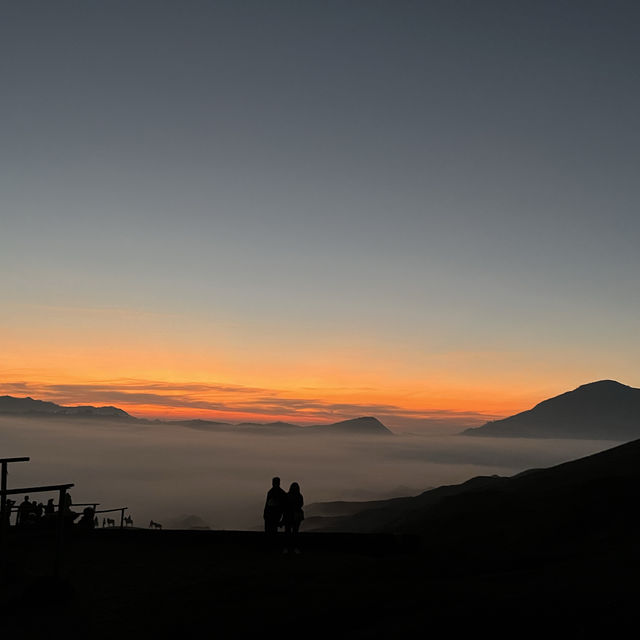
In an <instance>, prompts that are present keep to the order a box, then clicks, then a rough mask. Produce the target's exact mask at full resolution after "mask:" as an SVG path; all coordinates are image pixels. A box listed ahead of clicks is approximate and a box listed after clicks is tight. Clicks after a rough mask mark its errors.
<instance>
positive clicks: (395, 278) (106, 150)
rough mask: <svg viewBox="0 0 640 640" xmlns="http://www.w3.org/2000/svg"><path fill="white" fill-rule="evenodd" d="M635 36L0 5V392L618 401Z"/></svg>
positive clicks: (629, 378)
mask: <svg viewBox="0 0 640 640" xmlns="http://www.w3.org/2000/svg"><path fill="white" fill-rule="evenodd" d="M639 24H640V4H638V3H637V2H633V1H628V0H611V1H608V2H604V1H602V2H597V1H596V2H584V1H583V0H563V1H558V0H522V1H518V2H512V1H510V0H501V1H498V0H485V1H483V2H478V1H476V0H453V1H452V0H431V1H429V2H413V1H410V0H406V1H397V0H388V1H383V0H377V1H368V0H367V1H365V0H362V1H358V0H354V1H350V2H344V1H337V0H336V1H334V0H329V1H326V2H325V1H323V2H313V1H311V0H308V1H298V0H296V1H289V2H285V1H278V0H275V1H270V2H264V1H263V0H259V1H258V0H247V1H243V2H236V1H235V0H234V1H231V0H229V1H211V2H200V1H197V0H186V1H185V0H174V1H165V0H153V1H151V0H137V1H135V2H131V1H130V0H127V1H123V0H110V1H109V2H103V1H98V0H83V1H82V2H80V1H76V0H58V1H56V2H50V1H41V2H37V1H30V0H23V1H21V2H14V3H10V2H3V3H0V82H1V83H2V88H3V97H2V100H1V101H0V140H1V143H2V154H1V155H0V215H1V228H0V273H1V274H2V275H1V277H0V299H1V300H2V316H1V318H0V323H1V325H0V353H1V354H2V358H1V360H0V378H1V380H0V382H2V383H5V382H11V383H15V384H22V385H26V386H28V387H29V389H30V393H31V394H32V395H33V396H34V397H43V396H44V395H46V397H48V398H50V399H55V400H57V401H58V402H62V403H64V402H69V401H73V402H77V403H94V404H97V403H98V402H97V396H98V394H97V393H96V392H94V391H92V390H91V389H89V388H85V389H84V390H85V394H84V395H82V394H81V393H80V391H81V388H80V387H81V386H82V385H84V384H87V383H90V384H94V385H97V386H100V387H101V389H102V391H104V388H105V387H107V391H108V388H110V389H111V390H112V394H111V396H109V394H108V393H107V394H106V398H105V394H104V393H101V395H100V403H103V404H120V405H121V406H122V405H123V404H124V406H126V408H128V409H129V410H132V411H133V413H136V411H135V408H136V406H137V407H138V409H139V410H138V413H137V414H138V415H168V414H170V413H172V414H174V415H175V414H176V413H178V412H182V415H187V414H188V415H201V416H203V417H210V418H215V417H216V416H217V415H220V416H221V417H225V418H233V417H236V418H239V419H245V418H253V419H257V418H259V417H260V416H263V417H266V418H267V419H268V418H270V417H271V416H272V415H274V413H273V411H272V408H273V405H272V404H270V403H269V398H270V397H276V398H280V397H284V398H287V399H293V400H295V399H298V398H302V399H304V400H314V401H316V405H317V404H320V405H322V406H321V407H320V408H319V409H318V410H316V409H314V408H313V407H305V408H304V409H300V408H297V407H295V406H294V405H292V404H289V405H286V404H283V405H281V406H279V413H277V417H279V418H288V419H290V420H296V419H298V421H303V422H309V421H314V420H319V419H326V418H327V416H328V414H332V415H334V416H335V417H336V418H337V417H340V416H345V417H348V416H350V415H353V414H355V415H358V414H363V413H365V414H368V413H371V412H370V411H366V410H364V409H363V410H362V411H359V410H358V407H360V406H361V407H363V408H365V407H370V406H372V405H384V406H387V407H396V408H397V412H396V413H397V415H398V416H399V418H398V422H400V419H401V418H402V417H403V416H405V417H406V415H405V413H403V412H409V417H410V418H411V417H412V416H413V417H415V418H418V419H421V418H425V419H426V418H429V417H430V415H431V414H430V412H431V411H435V410H445V411H453V412H476V413H477V414H480V416H483V415H491V416H493V415H506V414H508V413H512V412H514V411H517V410H522V409H525V408H527V407H529V406H531V405H532V404H533V403H534V402H537V401H540V400H542V399H543V398H545V397H547V396H549V395H552V394H555V393H560V392H562V391H566V390H568V389H571V388H574V387H577V386H578V385H580V384H583V383H585V382H589V381H592V380H597V379H602V378H609V379H618V380H620V381H622V382H624V383H626V384H630V385H632V386H636V387H637V386H640V384H639V383H640V380H639V379H638V365H637V363H638V361H639V360H640V342H639V341H638V340H637V327H638V325H639V322H640V296H638V284H637V283H638V278H637V276H638V270H639V266H640V264H639V262H640V258H639V256H640V252H638V240H639V238H640V217H639V216H638V205H639V204H640V191H639V189H640V182H639V181H638V179H637V173H638V171H637V170H638V166H639V160H640V158H639V148H640V127H639V126H638V113H640V89H639V86H640V84H639V77H638V69H639V68H640V65H639V62H640V39H638V37H637V34H638V25H639ZM131 381H134V382H135V381H147V389H146V392H147V393H148V394H152V393H153V392H154V390H153V388H152V387H153V385H155V384H164V383H171V384H175V385H177V386H179V385H185V387H188V385H193V384H205V383H206V384H211V385H212V387H213V386H215V385H220V386H227V387H228V386H230V385H236V386H237V387H240V386H242V387H249V388H254V389H261V390H263V391H264V393H263V395H262V396H261V397H263V398H265V401H264V402H263V403H262V404H260V403H256V404H255V405H254V406H252V407H251V411H245V412H243V411H241V410H235V405H231V406H232V410H230V411H228V412H227V414H229V415H227V414H225V413H224V412H223V411H220V410H217V409H216V408H215V405H216V403H217V402H220V395H219V393H218V392H216V391H215V390H214V389H212V390H211V393H210V394H209V396H208V397H207V398H205V399H204V400H203V399H202V398H198V401H207V402H210V403H211V405H212V407H213V408H210V409H207V408H206V407H194V406H191V407H187V406H185V405H184V403H183V404H180V400H181V399H182V400H184V398H185V397H187V396H188V394H187V395H185V394H184V393H183V394H182V395H180V394H177V395H178V396H179V398H178V400H177V401H173V402H174V403H173V404H172V403H171V402H167V404H166V405H161V404H159V403H158V402H156V403H145V402H142V401H140V400H139V399H137V398H136V397H135V396H132V397H130V398H129V400H130V402H128V403H127V402H126V398H125V402H122V397H121V396H122V394H127V393H131V392H132V390H131ZM63 384H67V385H75V391H74V390H68V391H67V392H62V393H55V394H54V393H51V392H50V393H47V391H50V390H51V386H52V385H63ZM109 385H110V386H109ZM138 386H139V385H138ZM135 391H136V393H137V392H138V391H139V390H135ZM143 391H144V390H143ZM4 392H5V393H6V392H8V391H7V390H6V389H5V391H4ZM174 395H176V394H174ZM79 396H82V397H79ZM150 397H151V395H148V396H147V398H150ZM187 399H188V397H187ZM116 400H118V401H116ZM276 404H277V403H276ZM326 405H329V409H327V406H326ZM341 405H348V406H349V407H353V412H352V413H350V410H349V411H348V410H342V411H340V410H338V411H333V410H332V409H331V407H333V406H341ZM474 420H475V421H476V422H478V421H479V420H480V418H479V417H478V416H476V417H475V418H474ZM462 422H464V420H462ZM467 422H468V421H467Z"/></svg>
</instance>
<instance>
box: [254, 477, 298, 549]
mask: <svg viewBox="0 0 640 640" xmlns="http://www.w3.org/2000/svg"><path fill="white" fill-rule="evenodd" d="M303 505H304V500H303V498H302V494H301V493H300V485H299V484H298V483H297V482H292V483H291V486H290V487H289V493H286V492H285V491H284V489H282V488H281V487H280V478H273V480H272V481H271V489H269V491H268V493H267V500H266V502H265V505H264V530H265V532H266V533H267V534H270V535H273V534H275V533H277V531H278V527H284V530H285V534H286V536H287V543H286V547H285V551H288V550H293V551H295V552H296V553H300V550H299V549H298V548H297V547H296V546H295V543H296V538H297V534H298V530H299V529H300V524H301V522H302V521H303V520H304V511H303V510H302V506H303Z"/></svg>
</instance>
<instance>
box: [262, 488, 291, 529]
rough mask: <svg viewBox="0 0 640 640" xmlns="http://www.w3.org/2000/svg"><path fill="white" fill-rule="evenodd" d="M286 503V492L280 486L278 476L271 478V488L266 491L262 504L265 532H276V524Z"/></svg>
mask: <svg viewBox="0 0 640 640" xmlns="http://www.w3.org/2000/svg"><path fill="white" fill-rule="evenodd" d="M286 504H287V494H286V493H285V492H284V490H283V489H282V488H281V487H280V478H278V477H276V478H273V479H272V480H271V489H269V491H268V492H267V500H266V502H265V504H264V514H263V518H264V530H265V532H266V533H269V534H274V533H277V532H278V525H279V524H280V520H281V519H282V514H283V512H284V509H285V507H286Z"/></svg>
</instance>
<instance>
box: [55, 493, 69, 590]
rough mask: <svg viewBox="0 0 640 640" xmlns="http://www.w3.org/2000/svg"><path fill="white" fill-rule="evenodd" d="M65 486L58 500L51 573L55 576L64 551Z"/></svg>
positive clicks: (58, 571)
mask: <svg viewBox="0 0 640 640" xmlns="http://www.w3.org/2000/svg"><path fill="white" fill-rule="evenodd" d="M66 495H67V490H66V488H63V489H60V498H59V502H58V536H57V541H56V560H55V564H54V566H53V575H54V577H55V578H59V577H60V571H61V569H62V554H63V552H64V521H65V518H66Z"/></svg>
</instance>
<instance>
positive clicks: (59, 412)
mask: <svg viewBox="0 0 640 640" xmlns="http://www.w3.org/2000/svg"><path fill="white" fill-rule="evenodd" d="M2 414H10V415H21V416H25V417H28V416H34V417H38V418H42V417H60V416H67V417H74V416H79V417H98V418H111V419H117V420H127V421H130V422H137V423H143V424H156V423H157V424H172V425H178V426H184V427H188V428H190V429H196V430H199V431H225V432H229V431H230V432H233V433H246V434H259V435H302V434H304V435H311V434H314V435H321V434H329V435H374V436H378V435H392V434H393V432H392V431H391V430H390V429H388V428H387V427H385V426H384V425H383V424H382V422H380V421H379V420H378V419H377V418H373V417H362V418H353V419H350V420H343V421H341V422H336V423H332V424H319V425H313V426H310V427H301V426H299V425H296V424H291V423H288V422H280V421H278V422H267V423H259V422H241V423H239V424H231V423H229V422H216V421H213V420H201V419H195V420H170V421H166V420H147V419H145V418H135V417H133V416H132V415H130V414H128V413H127V412H126V411H123V410H122V409H118V408H117V407H112V406H107V407H93V406H91V405H85V406H77V407H65V406H62V405H59V404H56V403H55V402H47V401H44V400H34V399H33V398H15V397H12V396H0V415H2Z"/></svg>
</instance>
